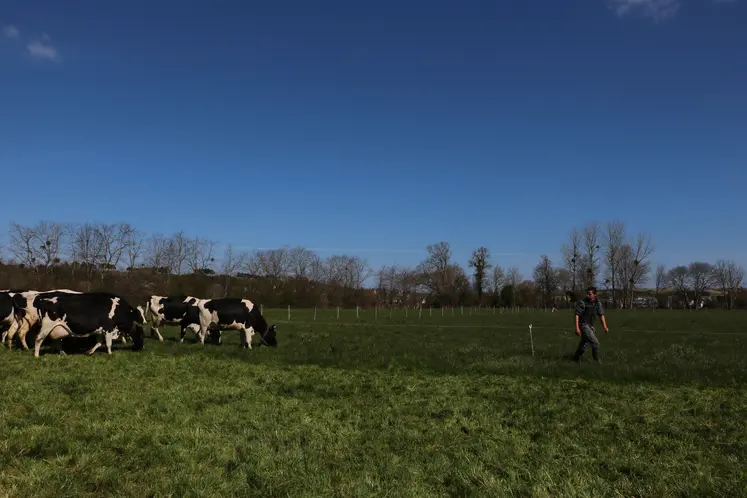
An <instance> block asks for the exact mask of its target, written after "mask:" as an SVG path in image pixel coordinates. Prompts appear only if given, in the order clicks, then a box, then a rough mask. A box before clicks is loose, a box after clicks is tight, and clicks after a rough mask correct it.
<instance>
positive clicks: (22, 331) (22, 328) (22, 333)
mask: <svg viewBox="0 0 747 498" xmlns="http://www.w3.org/2000/svg"><path fill="white" fill-rule="evenodd" d="M30 328H31V325H30V324H29V322H27V321H26V320H22V321H21V324H20V325H19V326H18V339H20V340H21V346H23V349H25V350H26V351H28V350H29V346H28V344H26V334H28V331H29V329H30Z"/></svg>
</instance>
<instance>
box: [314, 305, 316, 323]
mask: <svg viewBox="0 0 747 498" xmlns="http://www.w3.org/2000/svg"><path fill="white" fill-rule="evenodd" d="M314 321H316V306H314Z"/></svg>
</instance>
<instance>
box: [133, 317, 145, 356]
mask: <svg viewBox="0 0 747 498" xmlns="http://www.w3.org/2000/svg"><path fill="white" fill-rule="evenodd" d="M130 335H131V337H132V350H133V351H142V350H143V348H144V347H145V330H144V329H143V326H142V325H140V324H139V323H135V324H134V325H133V327H132V333H131V334H130Z"/></svg>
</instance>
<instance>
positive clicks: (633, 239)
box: [0, 221, 747, 309]
mask: <svg viewBox="0 0 747 498" xmlns="http://www.w3.org/2000/svg"><path fill="white" fill-rule="evenodd" d="M217 248H218V243H217V242H216V241H212V240H209V239H205V238H203V237H190V236H188V235H186V234H185V233H184V232H177V233H173V234H169V235H166V234H161V233H153V234H147V233H144V232H142V231H140V230H138V229H137V228H135V227H133V226H132V225H130V224H129V223H83V224H62V223H56V222H51V221H41V222H39V223H37V224H36V225H33V226H27V225H22V224H19V223H11V224H10V226H9V229H8V242H7V244H5V247H3V248H1V250H2V252H0V287H3V286H4V287H9V288H38V289H45V288H75V289H80V290H87V291H91V290H109V291H113V292H117V293H119V294H121V295H123V296H125V297H127V298H128V299H133V300H135V301H137V302H142V301H143V300H144V299H145V298H146V297H147V296H149V295H151V294H190V295H197V296H205V297H222V296H227V295H242V296H251V297H252V299H254V300H255V301H258V302H260V303H262V304H263V305H265V306H282V305H286V304H290V305H293V306H302V307H304V306H356V305H358V306H373V305H379V306H417V305H419V304H422V303H426V304H427V305H430V306H458V305H486V306H506V307H510V306H532V307H541V306H570V305H572V303H573V302H574V301H575V300H577V299H579V298H580V297H581V296H582V295H583V293H582V291H583V290H584V289H585V288H586V287H588V286H589V285H596V286H597V287H599V288H600V290H601V291H602V295H603V296H604V298H605V299H606V300H607V301H608V303H609V304H610V305H612V306H619V307H632V306H635V305H637V303H638V301H639V300H640V299H641V298H642V296H645V297H646V298H649V299H653V300H655V302H657V303H659V304H662V305H669V306H695V307H697V306H699V303H701V302H703V301H704V299H706V298H710V297H712V296H711V295H712V294H713V293H714V292H713V291H716V293H717V294H718V299H717V301H714V302H717V303H718V305H719V306H723V307H727V308H729V309H732V308H735V307H744V306H745V305H747V303H745V295H744V294H745V293H744V291H743V289H742V283H743V280H744V269H743V268H742V267H741V266H739V265H738V264H737V263H735V262H734V261H725V260H721V261H717V262H716V263H715V264H710V263H705V262H692V263H689V264H688V265H683V266H676V267H674V268H671V269H666V268H665V267H664V266H662V265H659V266H657V267H656V268H653V263H652V262H651V255H652V254H653V252H654V246H653V243H652V240H651V237H650V236H648V235H645V234H636V235H635V236H630V235H629V234H628V233H627V229H626V226H625V224H624V223H623V222H621V221H612V222H609V223H607V224H605V225H602V224H599V223H597V222H590V223H587V224H586V225H584V226H583V227H582V228H580V229H579V228H573V229H571V231H570V232H569V235H568V239H567V240H566V241H565V243H564V244H563V245H562V247H561V253H562V261H560V264H559V265H556V264H554V262H553V261H552V260H551V259H550V258H549V256H547V255H541V256H540V260H539V262H538V263H537V265H536V266H535V268H534V271H533V273H532V275H531V276H530V278H525V277H524V276H523V275H522V274H521V272H520V271H519V269H518V268H516V267H510V268H505V269H504V268H503V267H501V266H500V265H499V264H497V263H496V262H494V261H492V258H491V254H490V250H489V249H488V248H486V247H478V248H476V249H475V250H474V251H473V252H472V255H471V257H470V258H469V260H468V261H466V262H465V263H466V265H465V266H463V265H462V264H460V263H459V262H457V261H455V260H454V257H453V254H452V250H451V247H450V245H449V243H448V242H438V243H435V244H431V245H428V246H427V247H426V248H425V249H426V256H425V258H424V259H423V261H421V262H420V263H419V264H417V265H413V266H409V267H406V266H398V265H385V266H383V267H382V268H379V269H373V268H372V267H371V266H370V265H369V264H368V262H367V261H366V260H365V259H362V258H360V257H358V256H355V255H346V254H336V255H331V256H329V257H327V258H322V257H320V256H319V255H318V254H316V253H315V252H313V251H311V250H309V249H306V248H303V247H283V248H278V249H269V250H257V251H253V252H246V251H237V250H235V249H234V248H233V246H232V245H228V246H226V247H225V248H224V249H223V251H221V252H220V254H218V251H217ZM372 277H373V278H372ZM370 279H372V280H373V282H374V285H372V286H368V287H366V282H367V281H369V280H370ZM646 284H648V288H647V289H644V287H645V286H646Z"/></svg>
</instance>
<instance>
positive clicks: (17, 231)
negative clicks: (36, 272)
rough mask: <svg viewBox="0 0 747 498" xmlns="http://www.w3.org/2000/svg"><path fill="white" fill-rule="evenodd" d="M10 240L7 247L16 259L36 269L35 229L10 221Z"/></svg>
mask: <svg viewBox="0 0 747 498" xmlns="http://www.w3.org/2000/svg"><path fill="white" fill-rule="evenodd" d="M9 236H10V241H9V244H8V249H9V250H10V253H11V254H12V255H13V256H14V257H15V258H16V260H17V261H18V262H19V263H20V264H22V265H24V266H26V267H28V268H33V269H36V249H35V247H34V241H35V240H36V231H35V230H34V229H33V228H31V227H27V226H24V225H21V224H19V223H15V222H14V223H11V224H10V229H9Z"/></svg>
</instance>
